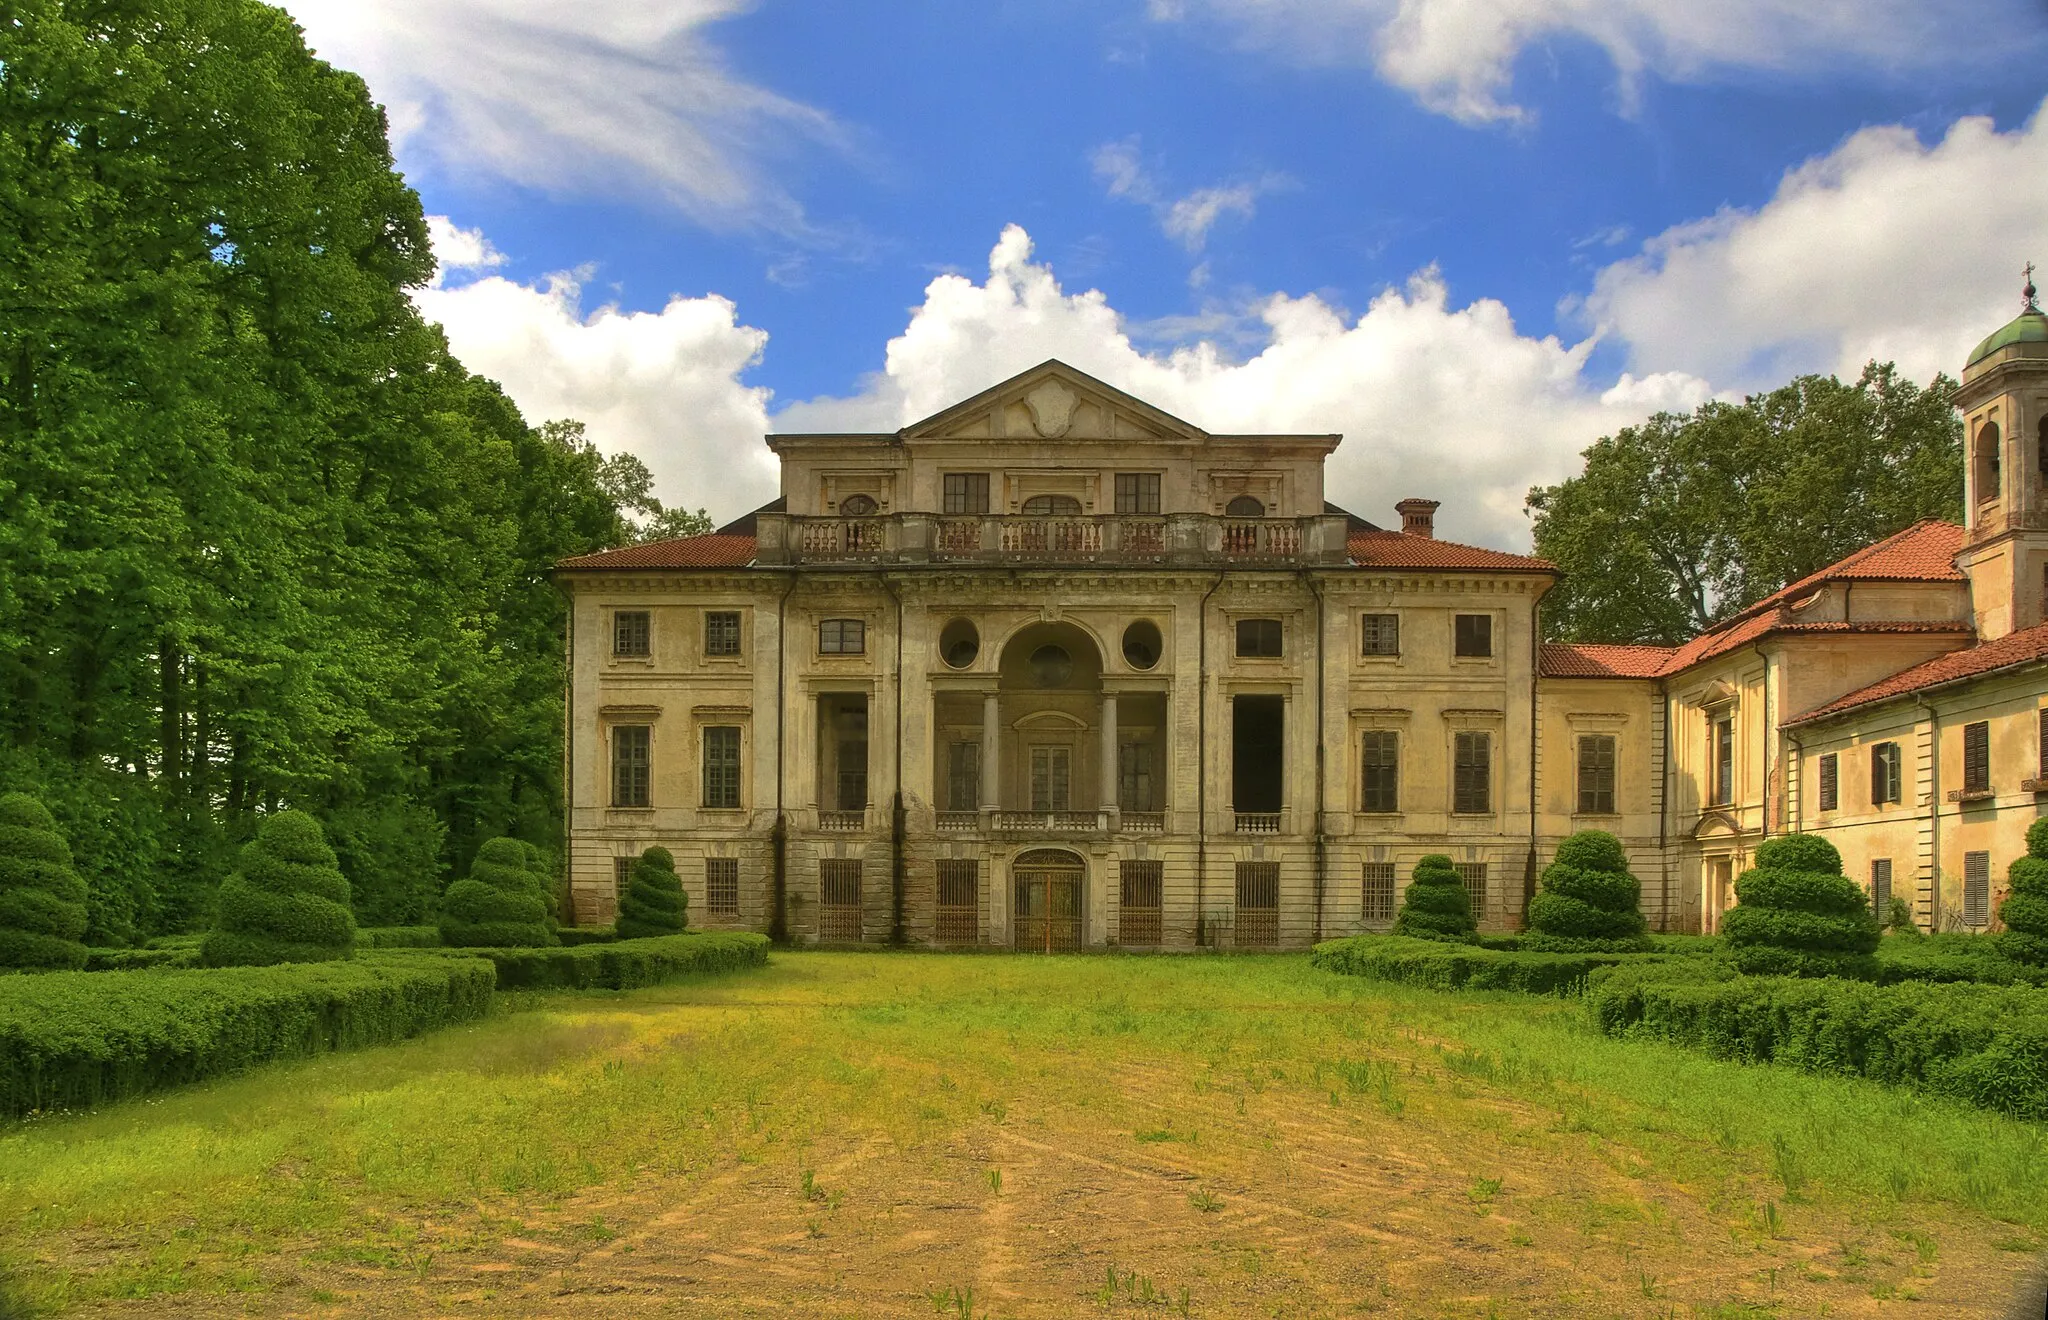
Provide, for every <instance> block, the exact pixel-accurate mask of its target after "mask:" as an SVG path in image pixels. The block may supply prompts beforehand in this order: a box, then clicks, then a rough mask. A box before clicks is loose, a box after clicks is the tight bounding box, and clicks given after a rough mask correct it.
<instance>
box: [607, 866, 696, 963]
mask: <svg viewBox="0 0 2048 1320" xmlns="http://www.w3.org/2000/svg"><path fill="white" fill-rule="evenodd" d="M689 924H690V896H689V895H688V894H686V893H684V892H683V882H682V881H681V880H679V879H677V878H676V859H675V858H674V857H673V856H671V855H670V854H669V850H668V849H666V848H660V847H656V848H649V849H648V850H647V851H646V852H644V853H641V854H640V856H639V857H637V858H635V859H634V861H633V870H632V874H631V876H630V878H629V880H628V881H627V885H626V892H625V893H623V894H621V895H620V896H619V915H618V920H617V921H616V923H615V924H614V926H613V928H614V929H615V930H617V931H618V932H619V938H620V939H622V940H636V939H642V938H644V937H646V936H650V935H678V934H681V933H682V931H683V929H684V928H685V927H687V926H688V925H689Z"/></svg>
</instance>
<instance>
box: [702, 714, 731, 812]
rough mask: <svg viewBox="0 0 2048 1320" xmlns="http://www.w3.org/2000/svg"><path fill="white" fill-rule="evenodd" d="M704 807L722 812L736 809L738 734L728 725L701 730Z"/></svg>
mask: <svg viewBox="0 0 2048 1320" xmlns="http://www.w3.org/2000/svg"><path fill="white" fill-rule="evenodd" d="M704 805H705V806H707V807H712V808H717V809H721V810H726V811H731V810H734V809H736V808H737V807H738V806H739V805H740V731H739V730H738V729H737V728H735V727H733V726H732V725H729V724H714V725H710V726H708V727H707V728H706V729H705V730H704Z"/></svg>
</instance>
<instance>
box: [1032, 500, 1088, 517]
mask: <svg viewBox="0 0 2048 1320" xmlns="http://www.w3.org/2000/svg"><path fill="white" fill-rule="evenodd" d="M1024 512H1026V513H1028V514H1031V515H1032V516H1033V517H1037V518H1073V517H1078V516H1079V515H1080V512H1081V501H1079V500H1077V499H1075V498H1074V497H1073V496H1071V495H1033V496H1032V497H1031V498H1030V499H1028V500H1026V501H1024Z"/></svg>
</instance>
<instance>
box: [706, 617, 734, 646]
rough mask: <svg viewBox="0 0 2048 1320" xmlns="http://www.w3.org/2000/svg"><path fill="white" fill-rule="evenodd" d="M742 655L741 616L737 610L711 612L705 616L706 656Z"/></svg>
mask: <svg viewBox="0 0 2048 1320" xmlns="http://www.w3.org/2000/svg"><path fill="white" fill-rule="evenodd" d="M739 653H740V616H739V613H738V611H736V610H710V611H707V612H706V613H705V615H704V654H706V655H738V654H739Z"/></svg>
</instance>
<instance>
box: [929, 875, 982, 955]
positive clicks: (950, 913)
mask: <svg viewBox="0 0 2048 1320" xmlns="http://www.w3.org/2000/svg"><path fill="white" fill-rule="evenodd" d="M936 878H937V882H938V894H937V898H938V937H939V942H940V943H941V944H974V943H976V942H978V941H979V940H980V938H981V863H980V862H979V861H975V860H972V859H962V858H946V859H943V860H941V861H940V862H939V864H938V868H937V877H936Z"/></svg>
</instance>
